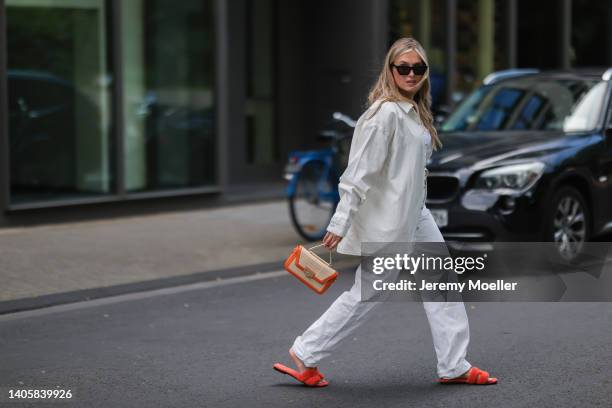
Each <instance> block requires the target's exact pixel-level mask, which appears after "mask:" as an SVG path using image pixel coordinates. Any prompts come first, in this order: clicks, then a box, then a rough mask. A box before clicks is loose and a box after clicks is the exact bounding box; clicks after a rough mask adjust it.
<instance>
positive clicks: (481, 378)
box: [438, 367, 497, 385]
mask: <svg viewBox="0 0 612 408" xmlns="http://www.w3.org/2000/svg"><path fill="white" fill-rule="evenodd" d="M438 381H439V382H440V384H474V385H491V384H497V378H495V377H489V373H487V372H486V371H484V370H481V369H480V368H478V367H472V368H470V371H468V375H467V377H464V378H440V379H439V380H438Z"/></svg>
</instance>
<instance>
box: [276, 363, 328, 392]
mask: <svg viewBox="0 0 612 408" xmlns="http://www.w3.org/2000/svg"><path fill="white" fill-rule="evenodd" d="M272 368H274V369H275V370H276V371H278V372H280V373H283V374H287V375H290V376H291V377H293V378H295V379H296V380H298V381H299V382H301V383H302V384H304V385H307V386H308V387H326V386H327V385H328V384H329V382H328V381H327V380H324V378H325V376H324V375H323V374H321V373H320V372H319V369H318V368H308V369H307V370H306V371H304V372H303V373H299V372H297V371H296V370H294V369H293V368H289V367H287V366H285V365H282V364H281V363H276V364H274V365H273V366H272Z"/></svg>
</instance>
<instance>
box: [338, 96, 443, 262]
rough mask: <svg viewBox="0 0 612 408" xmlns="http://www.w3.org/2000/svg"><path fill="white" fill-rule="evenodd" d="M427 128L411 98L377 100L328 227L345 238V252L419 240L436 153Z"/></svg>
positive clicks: (358, 132) (358, 130) (355, 144)
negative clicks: (419, 224)
mask: <svg viewBox="0 0 612 408" xmlns="http://www.w3.org/2000/svg"><path fill="white" fill-rule="evenodd" d="M381 103H382V105H381ZM379 105H381V106H380V109H378V107H379ZM377 109H378V111H377V112H376V113H375V114H374V116H372V113H373V112H375V111H376V110H377ZM424 132H426V133H427V134H429V132H428V131H427V129H426V128H425V127H424V126H422V124H421V121H420V118H419V116H418V114H417V113H416V110H415V108H414V106H413V105H412V104H411V103H410V102H406V101H399V102H389V101H386V102H380V101H377V102H375V103H374V104H372V106H370V108H369V109H368V110H367V111H366V112H364V113H363V114H362V115H361V117H360V118H359V120H358V121H357V125H356V126H355V132H354V134H353V140H352V142H351V148H350V152H349V159H348V165H347V168H346V170H345V171H344V173H343V174H342V176H341V177H340V183H339V185H338V189H339V191H340V202H339V203H338V206H337V208H336V211H335V213H334V215H333V217H332V219H331V221H330V223H329V226H328V227H327V231H330V232H332V233H334V234H336V235H339V236H342V237H344V238H343V239H342V240H341V241H340V243H339V244H338V247H337V251H338V252H339V253H342V254H350V255H362V250H361V243H362V242H384V243H387V242H412V241H413V240H414V234H415V230H416V226H417V222H418V219H419V216H420V212H421V207H422V205H423V202H424V199H425V195H426V191H425V188H424V186H425V182H426V172H427V169H426V168H425V165H426V163H427V160H428V159H429V157H430V156H431V153H432V147H431V146H432V144H431V143H429V144H427V143H425V139H424V134H423V133H424ZM364 255H365V254H364Z"/></svg>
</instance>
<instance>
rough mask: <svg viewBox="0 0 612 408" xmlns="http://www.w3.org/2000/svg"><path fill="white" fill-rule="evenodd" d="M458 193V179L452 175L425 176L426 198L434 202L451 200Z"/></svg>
mask: <svg viewBox="0 0 612 408" xmlns="http://www.w3.org/2000/svg"><path fill="white" fill-rule="evenodd" d="M458 193H459V179H457V178H456V177H452V176H436V175H433V174H430V175H429V176H428V177H427V200H428V201H429V200H431V201H436V202H445V201H451V200H452V199H454V198H455V197H456V196H457V194H458Z"/></svg>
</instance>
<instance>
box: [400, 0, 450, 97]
mask: <svg viewBox="0 0 612 408" xmlns="http://www.w3.org/2000/svg"><path fill="white" fill-rule="evenodd" d="M390 23H391V24H390V26H391V35H390V44H389V45H391V43H393V41H395V40H396V39H398V38H400V37H414V38H416V39H417V40H418V41H419V42H420V43H421V45H422V46H423V47H424V48H425V51H426V52H427V58H429V65H430V71H429V75H430V79H431V99H432V105H433V107H434V109H435V108H436V107H437V106H438V105H440V104H441V103H443V100H444V92H445V89H446V86H447V84H446V80H447V75H446V62H447V61H446V35H447V31H446V30H447V24H446V0H431V1H430V0H393V1H392V2H391V4H390ZM434 27H435V29H434Z"/></svg>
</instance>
